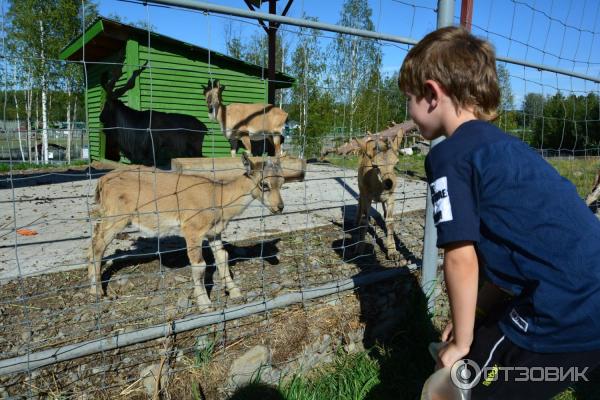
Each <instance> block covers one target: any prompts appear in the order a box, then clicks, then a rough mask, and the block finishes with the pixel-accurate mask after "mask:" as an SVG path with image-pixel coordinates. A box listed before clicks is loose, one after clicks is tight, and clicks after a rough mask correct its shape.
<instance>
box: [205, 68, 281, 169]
mask: <svg viewBox="0 0 600 400" xmlns="http://www.w3.org/2000/svg"><path fill="white" fill-rule="evenodd" d="M202 88H203V89H204V96H205V97H206V105H207V106H208V116H209V117H210V118H211V119H212V120H214V121H217V122H219V125H220V126H221V132H223V135H225V137H226V138H227V140H229V143H230V144H231V156H232V157H235V154H236V152H237V149H238V147H237V146H238V140H241V141H242V143H243V145H244V147H245V148H246V151H251V141H258V140H265V139H267V140H269V141H270V142H272V143H273V147H274V148H275V155H276V156H281V155H283V154H282V151H281V141H282V136H281V135H282V132H283V128H284V125H285V121H286V120H287V117H288V114H287V113H286V112H285V111H283V110H282V109H281V108H279V107H276V106H274V105H272V104H262V103H259V104H242V103H232V104H229V105H225V104H223V91H224V90H225V85H221V83H220V82H219V81H218V80H215V81H214V82H213V81H210V80H209V81H208V86H202Z"/></svg>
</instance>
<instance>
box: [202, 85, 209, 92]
mask: <svg viewBox="0 0 600 400" xmlns="http://www.w3.org/2000/svg"><path fill="white" fill-rule="evenodd" d="M202 92H203V93H204V94H206V93H207V92H208V87H206V86H204V85H202Z"/></svg>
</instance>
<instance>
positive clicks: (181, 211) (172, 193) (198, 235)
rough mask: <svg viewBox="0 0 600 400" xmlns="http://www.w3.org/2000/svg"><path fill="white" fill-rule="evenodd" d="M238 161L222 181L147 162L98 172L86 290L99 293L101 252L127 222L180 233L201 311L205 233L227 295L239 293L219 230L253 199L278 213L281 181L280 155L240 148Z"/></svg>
mask: <svg viewBox="0 0 600 400" xmlns="http://www.w3.org/2000/svg"><path fill="white" fill-rule="evenodd" d="M242 161H243V164H244V166H245V169H246V171H245V173H244V174H243V175H241V176H240V177H238V178H236V179H234V180H233V181H230V182H227V183H222V182H215V181H212V180H209V179H207V178H204V177H201V176H197V175H182V174H179V173H174V172H169V171H160V170H155V169H153V168H147V167H137V168H130V169H121V170H115V171H113V172H110V173H108V174H106V175H104V176H103V177H102V178H100V179H99V180H98V186H97V187H96V202H97V203H98V214H99V215H100V217H101V219H100V221H99V222H98V223H97V224H96V225H95V226H94V234H93V236H92V246H91V248H90V253H89V257H90V262H89V265H88V277H89V279H90V283H91V293H92V294H100V295H103V294H104V291H103V288H102V284H101V276H102V274H101V263H102V257H103V255H104V252H105V251H106V247H107V246H108V245H109V244H110V242H111V241H112V240H113V238H114V237H115V235H117V234H118V233H119V232H121V231H122V230H123V229H124V228H125V227H126V226H127V225H128V224H131V225H133V226H136V227H138V228H139V229H140V230H141V231H142V232H144V233H146V234H148V235H150V236H152V237H156V236H158V235H160V236H167V235H173V234H174V233H175V234H176V233H180V234H181V236H183V238H184V239H185V243H186V247H187V255H188V257H189V259H190V263H191V267H192V278H193V280H194V294H195V296H196V299H197V302H198V306H199V307H200V309H201V310H202V311H206V310H208V309H209V308H210V299H209V298H208V295H207V293H206V289H205V287H204V273H205V270H206V262H205V261H204V258H203V256H202V241H203V239H204V238H206V239H207V240H208V242H209V244H210V247H211V249H212V251H213V254H214V257H215V261H216V264H217V270H218V271H219V275H220V277H221V281H222V282H224V284H225V287H226V289H227V291H228V293H229V297H231V298H235V297H240V296H241V292H240V290H239V289H238V288H237V287H236V285H235V283H234V282H233V280H232V279H231V274H230V272H229V266H228V262H229V261H228V258H229V256H228V253H227V251H226V250H225V249H224V248H223V244H222V242H221V233H222V232H223V230H224V229H225V228H226V227H227V224H228V222H229V221H230V220H231V219H232V218H233V217H235V216H237V215H239V214H241V213H242V212H243V211H244V210H245V209H246V207H248V205H249V204H250V203H251V202H252V200H254V199H257V200H259V201H260V202H261V203H262V204H263V205H265V206H266V207H267V208H268V209H269V210H270V211H271V212H272V213H281V211H282V210H283V200H282V199H281V194H280V190H281V186H282V185H283V182H284V178H283V171H282V169H281V164H280V162H279V159H276V160H275V161H272V160H271V159H268V160H267V161H264V162H263V161H261V162H257V163H252V161H251V160H250V159H249V158H248V157H247V155H246V154H243V155H242Z"/></svg>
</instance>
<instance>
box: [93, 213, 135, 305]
mask: <svg viewBox="0 0 600 400" xmlns="http://www.w3.org/2000/svg"><path fill="white" fill-rule="evenodd" d="M128 223H129V217H119V218H110V217H108V218H107V217H104V219H102V220H101V221H100V222H99V223H97V224H95V225H94V233H93V235H92V245H91V247H90V249H89V252H88V256H89V264H88V278H89V280H90V285H91V286H90V293H91V294H92V295H98V296H103V295H104V294H105V293H104V291H103V289H102V257H103V256H104V252H105V251H106V248H107V247H108V245H109V244H110V242H112V240H113V239H114V237H115V236H116V235H117V233H119V232H121V231H122V230H123V228H125V227H126V226H127V224H128Z"/></svg>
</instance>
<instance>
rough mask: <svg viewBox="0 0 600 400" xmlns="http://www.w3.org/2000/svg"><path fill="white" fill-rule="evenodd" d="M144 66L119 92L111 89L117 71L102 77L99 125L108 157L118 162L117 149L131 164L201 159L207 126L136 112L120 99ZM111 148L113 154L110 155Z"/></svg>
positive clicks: (182, 118)
mask: <svg viewBox="0 0 600 400" xmlns="http://www.w3.org/2000/svg"><path fill="white" fill-rule="evenodd" d="M145 67H146V65H145V64H144V65H143V66H142V67H141V68H140V69H138V70H136V71H135V72H134V73H133V74H132V76H131V78H129V80H128V81H127V83H126V84H125V85H123V86H121V87H120V88H118V89H115V88H114V87H115V82H116V81H117V80H118V78H119V76H120V75H121V71H120V70H113V76H112V78H111V79H110V80H109V79H108V74H107V73H106V72H105V73H103V74H102V77H101V82H100V83H101V85H102V87H103V88H104V90H105V91H106V102H105V103H104V107H103V109H102V112H101V113H100V122H102V125H103V126H104V133H105V134H106V137H107V150H108V151H107V158H109V159H116V160H117V161H118V157H119V154H118V151H119V150H120V151H121V152H122V153H123V155H124V156H125V157H127V158H128V159H129V160H130V161H131V162H132V163H134V164H142V165H148V166H151V165H157V166H169V165H170V161H171V158H175V157H201V156H202V142H203V140H204V134H205V133H206V125H204V123H202V122H201V121H200V120H198V119H197V118H194V117H192V116H191V115H185V114H175V113H166V112H161V111H154V110H152V111H150V110H145V111H138V110H134V109H132V108H130V107H128V106H126V105H125V104H124V103H123V102H122V101H121V100H119V97H121V96H123V95H124V94H125V93H126V92H127V91H128V90H129V89H131V88H133V87H134V85H135V79H136V78H137V77H138V76H139V75H140V74H141V73H142V71H143V70H144V68H145ZM115 144H116V146H114V145H115ZM116 147H117V148H118V150H117V151H116V152H115V151H114V150H115V148H116ZM111 149H113V153H112V154H109V152H110V150H111ZM115 153H116V154H115Z"/></svg>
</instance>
